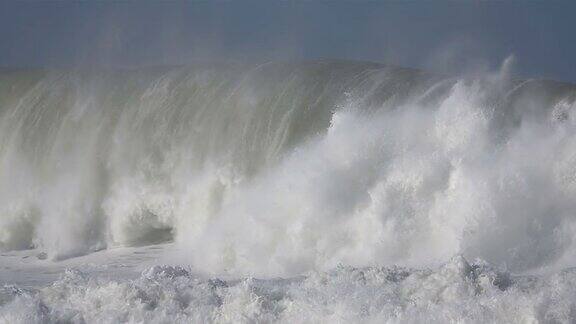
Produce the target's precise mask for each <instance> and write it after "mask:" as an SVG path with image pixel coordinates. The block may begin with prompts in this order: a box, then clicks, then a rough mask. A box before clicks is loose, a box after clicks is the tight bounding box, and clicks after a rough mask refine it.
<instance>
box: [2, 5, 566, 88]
mask: <svg viewBox="0 0 576 324" xmlns="http://www.w3.org/2000/svg"><path fill="white" fill-rule="evenodd" d="M575 13H576V1H555V0H552V1H529V0H525V1H509V2H504V1H494V2H480V1H468V2H467V1H452V2H447V1H394V2H383V1H266V2H264V1H228V2H222V1H219V2H214V1H206V2H203V1H192V2H182V1H179V2H177V1H11V0H3V1H2V2H1V3H0V66H8V67H15V66H18V67H20V66H56V67H58V66H77V65H120V66H126V65H128V66H140V65H157V64H186V63H190V62H193V61H194V60H198V59H200V60H206V59H209V60H255V61H259V60H284V59H316V58H339V59H354V60H370V61H376V62H382V63H390V64H397V65H403V66H410V67H420V68H425V69H430V70H437V71H440V72H448V73H451V72H461V71H466V70H473V69H478V68H486V67H488V68H496V67H497V66H498V65H499V64H500V62H502V60H503V59H504V58H506V57H507V56H508V55H510V54H513V55H514V56H515V58H516V62H517V63H516V73H517V74H518V75H519V76H523V77H540V78H549V79H557V80H564V81H572V82H576V18H575V17H576V14H575Z"/></svg>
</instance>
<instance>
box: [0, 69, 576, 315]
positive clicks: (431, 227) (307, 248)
mask: <svg viewBox="0 0 576 324" xmlns="http://www.w3.org/2000/svg"><path fill="white" fill-rule="evenodd" d="M510 67H511V62H510V61H506V62H504V64H503V66H502V68H501V69H500V70H499V71H494V72H478V73H471V74H466V75H462V76H444V75H439V74H432V73H428V72H424V71H420V70H414V69H408V68H400V67H394V66H387V65H381V64H376V63H368V62H353V61H336V60H319V61H304V62H271V63H266V64H241V63H230V62H228V63H196V64H193V65H190V66H173V67H154V68H139V69H102V68H84V69H74V70H57V69H4V70H0V323H56V322H58V323H118V322H127V323H142V322H146V323H189V322H193V323H206V322H215V323H254V322H257V323H270V322H282V323H349V322H378V323H382V322H387V323H420V322H424V321H426V322H432V323H446V322H466V323H493V322H496V323H532V322H535V323H538V322H542V323H573V322H575V321H576V268H575V266H576V86H574V85H571V84H567V83H561V82H555V81H544V80H531V79H517V78H515V77H514V75H513V73H511V68H510Z"/></svg>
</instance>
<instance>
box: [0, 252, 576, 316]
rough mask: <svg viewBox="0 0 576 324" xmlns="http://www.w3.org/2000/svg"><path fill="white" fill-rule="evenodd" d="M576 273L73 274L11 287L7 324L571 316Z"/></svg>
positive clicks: (465, 269)
mask: <svg viewBox="0 0 576 324" xmlns="http://www.w3.org/2000/svg"><path fill="white" fill-rule="evenodd" d="M575 284H576V273H575V272H574V271H572V270H570V271H564V272H561V273H558V274H555V275H550V276H545V277H540V278H530V277H512V276H510V275H509V274H507V273H502V272H498V271H495V270H493V269H492V268H490V267H489V266H488V265H487V264H485V263H482V262H480V263H473V264H469V263H468V262H467V261H466V260H464V259H463V258H462V257H456V258H453V259H452V260H450V261H449V262H448V263H447V264H445V265H443V266H441V267H439V268H437V269H434V270H412V269H404V268H376V267H369V268H352V267H338V268H336V269H335V270H332V271H329V272H313V273H310V274H308V275H306V276H300V277H296V278H292V279H269V280H258V279H253V278H246V279H240V280H233V281H224V280H219V279H209V280H206V279H200V278H197V277H194V276H193V275H191V274H190V273H189V272H188V271H187V270H185V269H183V268H179V267H169V266H156V267H153V268H150V269H148V270H146V271H144V272H143V273H142V275H141V277H140V278H138V279H135V280H126V281H118V280H102V279H94V278H92V277H91V276H90V275H88V274H85V273H82V272H78V271H67V272H66V273H65V274H64V275H63V276H62V278H61V279H59V280H58V281H56V282H55V283H53V284H52V285H50V286H48V287H45V288H42V289H40V290H37V291H34V290H21V289H17V288H14V287H5V288H4V291H3V294H4V295H7V296H8V297H6V298H9V299H10V302H9V303H8V304H7V305H4V306H3V307H1V308H0V322H3V323H45V322H72V323H84V322H88V323H118V322H126V323H142V322H147V323H185V322H186V323H187V322H194V323H207V322H215V323H254V322H258V323H262V322H280V323H328V322H329V323H351V322H352V323H355V322H356V323H358V322H362V323H366V322H368V323H372V322H373V323H382V322H389V323H397V322H402V323H421V322H423V321H426V322H431V323H446V322H467V323H487V322H490V323H494V322H500V323H529V322H566V323H567V322H570V321H571V320H572V319H573V318H574V312H576V307H575V305H574V303H573V302H572V301H573V300H574V298H576V288H575V287H576V285H575Z"/></svg>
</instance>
